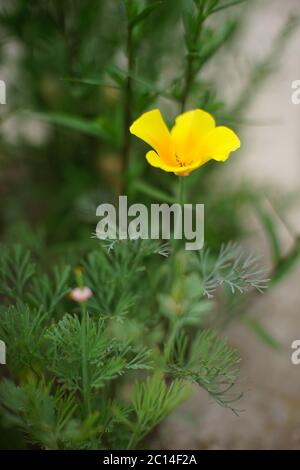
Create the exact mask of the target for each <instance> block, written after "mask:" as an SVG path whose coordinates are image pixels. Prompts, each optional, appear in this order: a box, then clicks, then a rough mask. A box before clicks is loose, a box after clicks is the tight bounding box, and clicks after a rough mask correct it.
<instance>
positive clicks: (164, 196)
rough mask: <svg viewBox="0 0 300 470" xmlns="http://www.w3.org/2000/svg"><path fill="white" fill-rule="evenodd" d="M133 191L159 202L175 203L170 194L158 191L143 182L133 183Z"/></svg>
mask: <svg viewBox="0 0 300 470" xmlns="http://www.w3.org/2000/svg"><path fill="white" fill-rule="evenodd" d="M133 189H134V190H135V191H138V192H140V193H142V194H145V195H146V196H150V197H151V198H153V199H156V200H157V201H164V202H168V203H170V204H173V203H174V197H172V196H171V195H170V194H168V193H165V192H164V191H161V190H160V189H157V188H155V187H154V186H151V185H150V184H147V183H145V182H143V181H135V182H134V183H133Z"/></svg>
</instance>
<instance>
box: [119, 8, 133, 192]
mask: <svg viewBox="0 0 300 470" xmlns="http://www.w3.org/2000/svg"><path fill="white" fill-rule="evenodd" d="M129 8H130V2H128V5H127V44H126V51H127V79H126V86H125V96H124V144H123V152H122V177H123V190H124V189H125V181H126V176H127V169H128V164H129V155H130V132H129V127H130V125H131V124H132V99H133V88H132V74H133V72H134V62H135V61H134V53H133V28H132V26H131V24H130V16H129Z"/></svg>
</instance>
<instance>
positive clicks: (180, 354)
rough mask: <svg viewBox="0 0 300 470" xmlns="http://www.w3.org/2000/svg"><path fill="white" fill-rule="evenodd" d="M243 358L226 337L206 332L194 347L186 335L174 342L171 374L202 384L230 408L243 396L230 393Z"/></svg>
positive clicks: (217, 399) (200, 334)
mask: <svg viewBox="0 0 300 470" xmlns="http://www.w3.org/2000/svg"><path fill="white" fill-rule="evenodd" d="M239 363H240V357H239V355H238V353H237V351H236V350H235V349H233V348H232V347H230V346H229V345H228V343H227V341H226V339H224V338H220V337H219V336H217V334H216V333H215V332H214V331H211V330H203V331H202V332H200V333H199V334H198V335H197V337H196V338H195V340H194V341H193V343H192V344H191V343H190V341H189V340H188V337H187V336H186V335H185V334H184V333H180V334H179V335H178V337H177V338H176V341H175V342H174V347H173V350H172V353H171V355H170V361H169V368H170V373H171V374H172V375H174V376H175V377H177V378H181V379H188V380H191V381H192V382H194V383H196V384H198V385H200V386H201V387H203V388H204V389H205V390H207V391H208V393H209V394H210V395H211V396H212V397H213V398H214V399H215V400H216V401H217V402H218V403H219V404H220V405H222V406H225V407H230V408H231V409H232V410H234V408H232V406H231V403H233V402H235V401H237V400H238V399H239V398H240V396H241V395H240V393H235V392H233V393H229V392H230V391H231V390H232V388H233V386H234V385H235V383H236V380H237V375H238V372H239Z"/></svg>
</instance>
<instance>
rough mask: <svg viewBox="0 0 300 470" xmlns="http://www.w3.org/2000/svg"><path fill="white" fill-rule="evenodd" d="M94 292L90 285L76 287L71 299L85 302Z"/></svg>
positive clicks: (71, 293)
mask: <svg viewBox="0 0 300 470" xmlns="http://www.w3.org/2000/svg"><path fill="white" fill-rule="evenodd" d="M92 295H93V292H92V291H91V289H90V288H89V287H75V289H73V290H71V292H70V299H72V300H74V301H75V302H78V303H80V302H85V301H86V300H88V299H89V298H90V297H92Z"/></svg>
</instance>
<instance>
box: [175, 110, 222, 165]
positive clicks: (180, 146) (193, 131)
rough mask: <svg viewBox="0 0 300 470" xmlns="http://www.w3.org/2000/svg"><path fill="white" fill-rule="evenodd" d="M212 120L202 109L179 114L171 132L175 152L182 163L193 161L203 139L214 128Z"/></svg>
mask: <svg viewBox="0 0 300 470" xmlns="http://www.w3.org/2000/svg"><path fill="white" fill-rule="evenodd" d="M215 125H216V124H215V120H214V118H213V117H212V116H211V115H210V114H209V113H207V112H206V111H203V110H202V109H194V110H192V111H187V112H186V113H183V114H180V115H179V116H178V117H177V118H176V123H175V126H174V127H173V129H172V131H171V136H172V140H173V142H174V144H175V152H176V155H177V156H178V158H179V160H180V161H181V162H182V163H189V162H190V161H193V160H195V158H197V156H198V154H199V149H200V148H201V144H202V142H203V139H204V138H205V137H206V136H207V135H208V134H210V133H211V132H212V131H213V130H214V128H215Z"/></svg>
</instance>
